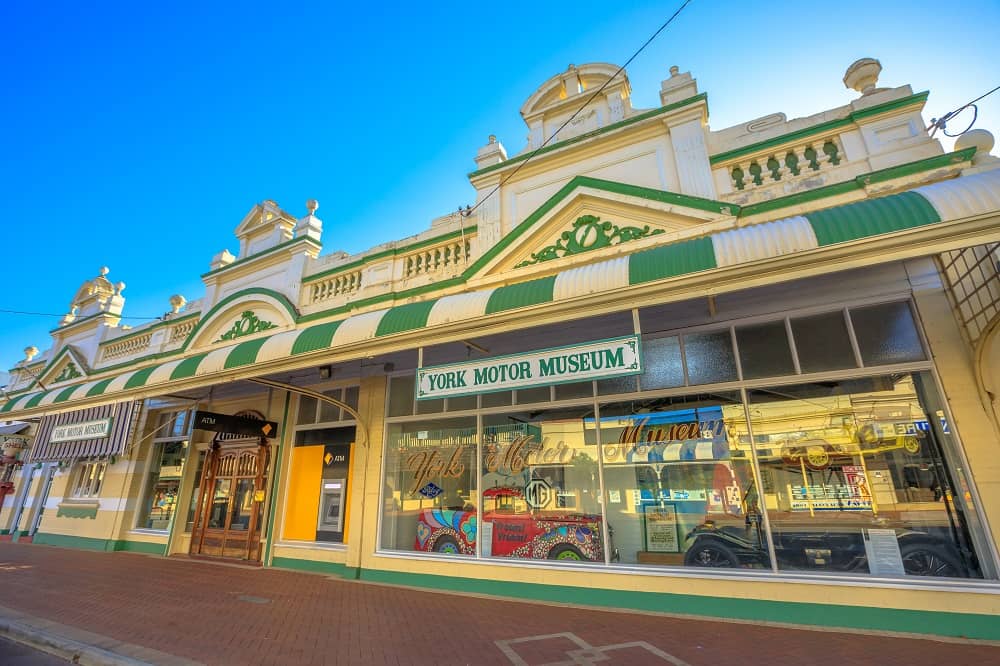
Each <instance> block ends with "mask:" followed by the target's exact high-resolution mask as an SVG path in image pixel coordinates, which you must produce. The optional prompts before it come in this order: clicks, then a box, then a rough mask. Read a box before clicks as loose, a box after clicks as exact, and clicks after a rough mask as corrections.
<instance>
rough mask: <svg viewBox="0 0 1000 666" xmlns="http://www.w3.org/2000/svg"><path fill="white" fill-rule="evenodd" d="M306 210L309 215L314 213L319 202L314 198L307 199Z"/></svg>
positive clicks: (317, 208)
mask: <svg viewBox="0 0 1000 666" xmlns="http://www.w3.org/2000/svg"><path fill="white" fill-rule="evenodd" d="M306 210H307V211H309V214H310V215H315V214H316V211H317V210H319V202H318V201H316V200H315V199H309V200H308V201H306Z"/></svg>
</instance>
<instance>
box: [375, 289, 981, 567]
mask: <svg viewBox="0 0 1000 666" xmlns="http://www.w3.org/2000/svg"><path fill="white" fill-rule="evenodd" d="M657 307H658V308H659V306H657ZM660 310H662V312H660V311H657V309H656V308H653V309H650V311H648V312H647V311H639V313H638V314H639V316H638V317H636V318H635V319H636V320H637V321H638V322H640V326H648V327H649V328H650V329H651V331H650V332H648V333H642V334H641V345H640V344H637V343H634V342H632V343H630V342H628V341H627V336H626V338H616V339H604V340H596V341H593V342H588V343H582V346H581V344H577V345H576V346H574V345H570V346H568V347H566V346H563V347H551V348H550V347H545V346H543V345H539V346H538V347H533V348H531V349H527V350H525V352H524V353H523V354H522V355H518V353H517V351H516V343H515V342H512V341H504V340H500V341H499V342H500V343H501V344H496V343H497V342H498V341H497V340H496V339H493V340H491V343H492V344H494V345H495V346H497V347H500V348H502V349H503V350H504V351H506V352H513V353H508V354H506V355H497V356H495V357H492V358H483V359H477V360H472V361H460V362H458V363H455V362H452V363H450V364H444V365H441V366H430V367H427V368H424V369H422V370H419V371H418V373H417V379H416V380H415V379H414V377H413V375H400V376H398V377H392V378H390V384H389V391H388V396H387V405H388V406H389V410H388V411H389V414H390V415H392V414H396V415H397V416H389V417H388V419H387V424H386V429H387V432H386V435H387V436H386V449H385V457H384V485H383V507H382V516H381V539H380V548H382V549H385V550H393V551H410V552H413V551H419V552H424V553H428V554H429V555H434V554H438V555H440V554H444V555H461V556H465V557H475V558H479V559H484V560H485V559H489V560H494V561H497V560H510V559H517V560H539V561H541V560H544V561H550V562H556V563H560V564H561V563H572V562H576V563H578V564H581V565H588V564H590V565H593V564H600V565H604V566H608V567H615V566H622V565H625V566H629V567H633V568H641V567H657V566H659V567H685V568H712V569H715V570H718V571H725V570H733V571H734V572H735V571H756V572H759V573H763V574H767V573H772V574H778V573H781V574H790V573H797V574H801V573H811V574H822V575H849V576H876V577H883V578H884V577H896V578H913V577H934V578H948V579H955V578H984V577H995V575H996V574H995V570H994V563H993V562H992V561H989V560H987V561H984V560H983V559H982V557H981V554H982V553H984V552H989V546H988V542H987V540H986V538H985V535H984V531H983V529H982V526H981V525H980V521H979V514H978V512H977V510H976V508H975V506H974V497H975V493H974V489H973V488H972V486H971V481H970V477H969V475H968V473H967V471H966V470H965V466H964V463H963V461H962V457H961V454H960V446H959V443H958V441H957V440H956V438H955V433H954V425H953V424H951V423H950V422H949V419H948V417H947V414H946V412H945V406H944V403H943V401H942V400H941V399H940V396H939V394H938V391H937V388H936V380H935V379H934V375H933V368H932V365H931V363H930V361H929V360H928V355H927V354H926V351H925V350H924V347H923V343H922V339H921V336H920V333H919V331H918V329H917V326H916V321H915V319H914V317H913V315H912V311H911V309H910V304H909V303H908V302H906V301H900V302H890V303H878V304H864V305H859V306H856V307H847V308H842V309H838V310H833V311H827V312H823V311H819V312H817V311H816V310H811V311H807V312H804V313H801V314H794V315H787V316H783V317H772V318H771V319H767V318H757V319H751V320H743V321H734V322H731V323H729V324H724V325H718V324H716V325H714V327H713V326H704V325H702V326H697V327H693V328H690V329H675V330H671V329H669V328H664V327H663V323H664V322H668V317H664V316H663V314H664V313H667V311H666V310H663V309H662V308H660ZM539 330H541V329H539ZM531 336H534V337H531ZM527 339H530V340H532V342H537V341H541V342H543V343H544V342H547V341H548V340H549V339H551V338H545V337H544V336H541V335H539V334H538V332H537V331H532V332H531V333H530V334H529V336H528V337H527ZM623 341H624V342H623ZM608 344H625V345H630V344H631V345H634V346H633V347H632V349H634V350H635V351H636V353H637V354H641V360H642V363H641V368H640V369H639V370H638V371H635V372H633V373H632V374H628V373H623V374H622V375H621V376H597V377H595V378H594V379H593V380H591V381H570V380H567V379H565V378H563V377H557V378H556V379H557V380H559V381H554V382H553V383H551V384H544V383H541V382H540V383H539V384H538V385H528V386H519V387H517V388H512V389H511V390H504V388H505V387H503V386H502V384H499V385H498V384H495V383H494V384H491V385H489V386H488V390H486V391H484V392H482V393H480V394H478V395H475V394H474V393H473V394H470V393H469V392H468V390H467V389H468V388H469V386H471V385H472V384H478V383H483V382H486V381H488V380H489V374H488V369H489V368H493V367H500V366H505V367H507V368H509V369H517V370H518V373H519V374H521V375H523V374H524V373H525V372H527V370H522V368H526V369H530V368H533V367H535V366H532V365H531V364H532V363H538V364H539V365H538V367H539V368H541V369H542V370H543V372H542V373H541V374H540V375H539V376H544V375H545V371H546V370H548V369H549V368H550V367H554V366H553V365H552V362H551V360H550V359H552V358H554V356H553V355H555V354H568V355H570V356H572V355H574V354H576V355H578V356H579V357H580V358H582V355H580V353H579V350H580V349H584V348H588V349H589V348H590V347H588V345H590V346H595V345H596V347H594V348H595V349H596V348H600V346H601V345H608ZM608 348H609V349H610V347H608ZM640 348H641V351H640ZM588 353H604V354H606V356H605V358H607V359H609V360H611V359H617V358H618V357H617V356H615V355H614V354H616V353H617V352H614V353H612V352H588ZM594 358H598V357H596V356H595V357H594ZM622 358H627V355H626V356H623V357H622ZM538 359H541V360H538ZM618 365H621V366H622V367H625V366H628V363H624V364H618ZM510 371H511V372H513V370H510ZM449 373H450V374H449ZM464 373H467V374H464ZM431 375H433V376H434V379H433V381H431V380H430V379H427V377H429V376H431ZM447 377H450V378H451V379H447V380H445V379H442V378H447ZM428 387H429V388H428ZM441 387H444V388H443V391H444V392H447V391H449V390H453V391H454V392H456V393H457V391H459V390H460V391H462V394H461V399H462V401H461V403H460V407H458V408H456V409H461V410H462V411H463V413H462V414H461V415H455V416H447V417H446V416H444V415H439V416H427V415H424V410H423V409H422V408H421V404H422V402H421V401H422V400H423V394H424V393H426V392H427V391H428V390H429V389H430V390H437V389H441ZM422 392H423V393H422ZM415 396H416V397H415ZM431 397H432V398H433V399H431V400H426V402H427V403H434V406H433V409H434V410H437V411H445V412H447V411H450V410H451V403H452V402H453V401H455V400H456V398H455V397H454V395H445V397H444V398H443V399H442V398H438V397H437V396H431ZM438 403H440V404H438ZM394 406H395V407H394Z"/></svg>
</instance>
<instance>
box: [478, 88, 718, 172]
mask: <svg viewBox="0 0 1000 666" xmlns="http://www.w3.org/2000/svg"><path fill="white" fill-rule="evenodd" d="M707 101H708V95H707V94H706V93H700V94H698V95H693V96H692V97H688V98H687V99H682V100H680V101H679V102H674V103H673V104H667V105H666V106H661V107H659V108H657V109H652V110H650V111H645V112H643V113H640V114H638V115H636V116H632V117H631V118H626V119H625V120H619V121H618V122H616V123H611V124H610V125H607V126H606V127H599V128H598V129H595V130H591V131H590V132H586V133H584V134H580V135H579V136H574V137H572V138H569V139H564V140H562V141H557V142H556V143H551V144H549V145H547V146H543V147H542V148H539V149H538V150H535V151H532V152H528V153H524V154H521V155H517V156H516V157H512V158H510V159H508V160H505V161H503V162H500V163H499V164H491V165H490V166H488V167H483V168H482V169H478V170H476V171H473V172H472V173H470V174H469V178H477V177H479V176H482V175H485V174H487V173H490V172H492V171H497V170H499V169H503V168H504V167H508V166H511V165H513V164H517V163H518V162H523V161H524V160H526V159H528V158H529V157H535V156H538V155H544V154H545V153H550V152H552V151H553V150H559V149H560V148H565V147H566V146H571V145H573V144H574V143H579V142H581V141H586V140H587V139H591V138H593V137H595V136H600V135H601V134H607V133H608V132H613V131H615V130H618V129H621V128H623V127H628V126H629V125H634V124H635V123H639V122H642V121H643V120H649V119H650V118H655V117H657V116H660V115H663V114H664V113H668V112H670V111H674V110H676V109H680V108H682V107H685V106H690V105H691V104H696V103H698V102H707Z"/></svg>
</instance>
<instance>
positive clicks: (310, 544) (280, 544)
mask: <svg viewBox="0 0 1000 666" xmlns="http://www.w3.org/2000/svg"><path fill="white" fill-rule="evenodd" d="M274 547H275V548H302V549H309V550H336V551H346V550H347V544H344V543H333V542H330V541H276V542H274Z"/></svg>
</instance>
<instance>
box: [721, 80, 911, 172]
mask: <svg viewBox="0 0 1000 666" xmlns="http://www.w3.org/2000/svg"><path fill="white" fill-rule="evenodd" d="M929 94H930V93H929V92H922V93H917V94H915V95H911V96H909V97H904V98H903V99H897V100H893V101H891V102H886V103H884V104H878V105H876V106H872V107H869V108H867V109H861V110H859V111H852V112H851V113H849V114H848V115H847V117H846V118H837V119H836V120H828V121H826V122H824V123H819V124H818V125H813V126H812V127H806V128H804V129H800V130H796V131H794V132H788V133H787V134H782V135H781V136H776V137H774V138H773V139H766V140H764V141H758V142H757V143H751V144H750V145H749V146H744V147H742V148H734V149H732V150H727V151H726V152H724V153H716V154H715V155H711V156H709V158H708V163H709V164H711V165H712V166H715V165H716V164H718V163H719V162H727V161H729V160H731V159H734V158H737V157H743V156H745V155H751V154H753V153H757V152H760V151H763V150H768V149H771V148H776V147H778V146H780V145H782V144H786V143H792V142H795V141H801V140H803V139H807V138H809V137H812V136H816V135H817V134H824V133H826V132H830V131H832V130H835V129H840V128H841V127H847V126H848V125H853V124H855V123H857V121H859V120H861V119H863V118H870V117H872V116H877V115H880V114H883V113H887V112H889V111H895V110H896V109H901V108H905V107H907V106H912V105H914V104H918V103H919V104H921V105H922V104H923V103H924V102H926V101H927V96H928V95H929Z"/></svg>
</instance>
